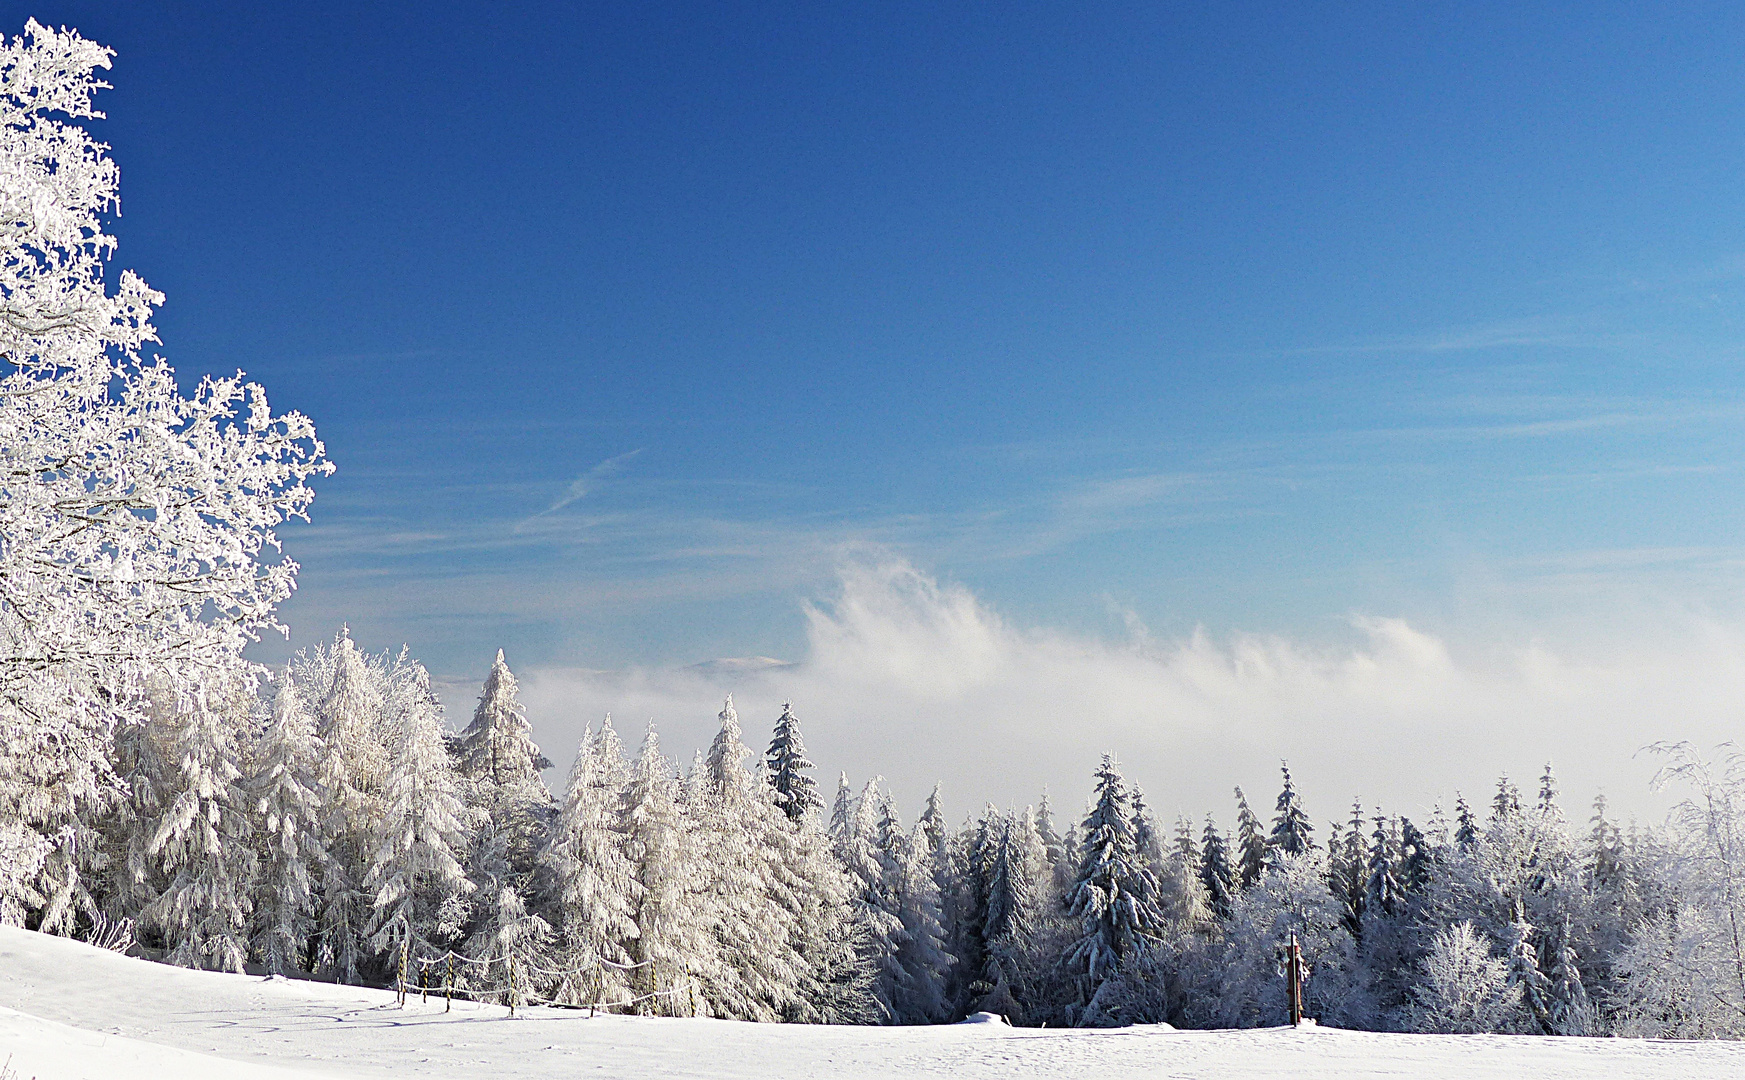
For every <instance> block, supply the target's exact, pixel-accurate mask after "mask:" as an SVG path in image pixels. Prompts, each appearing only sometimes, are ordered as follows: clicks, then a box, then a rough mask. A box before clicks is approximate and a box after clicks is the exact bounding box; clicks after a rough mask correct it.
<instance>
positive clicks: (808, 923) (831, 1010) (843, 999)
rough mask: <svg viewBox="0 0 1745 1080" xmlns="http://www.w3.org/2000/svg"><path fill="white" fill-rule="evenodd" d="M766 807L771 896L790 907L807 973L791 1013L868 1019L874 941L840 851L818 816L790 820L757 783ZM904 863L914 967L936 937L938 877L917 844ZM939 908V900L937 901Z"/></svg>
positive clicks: (908, 958)
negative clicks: (934, 884) (861, 919)
mask: <svg viewBox="0 0 1745 1080" xmlns="http://www.w3.org/2000/svg"><path fill="white" fill-rule="evenodd" d="M754 793H755V795H756V797H757V799H758V800H759V801H760V802H761V803H763V805H764V809H762V810H760V811H759V812H758V815H757V817H758V818H759V819H760V820H762V821H763V823H764V829H763V836H764V841H763V844H762V847H763V849H764V850H765V851H766V853H767V855H766V858H767V860H768V864H769V881H770V897H771V899H772V900H773V901H774V903H775V904H776V905H777V906H778V907H779V908H780V909H781V910H782V911H783V912H784V913H785V915H786V919H785V922H786V925H787V927H788V944H789V947H790V948H791V949H792V950H793V952H794V954H795V956H796V958H797V962H796V970H797V971H798V973H799V983H798V985H797V987H796V989H797V991H798V1001H796V1002H795V1003H793V1004H792V1005H791V1006H790V1007H789V1009H788V1012H787V1013H786V1015H785V1016H784V1017H783V1019H785V1020H789V1021H799V1022H805V1023H867V1022H870V1021H871V1020H872V1019H873V1018H874V1017H873V1004H872V980H873V967H872V964H871V963H870V961H869V959H868V956H869V947H870V941H869V940H868V939H867V938H866V937H865V936H864V935H863V934H862V932H861V927H860V925H859V923H858V921H857V920H856V918H855V911H854V902H853V895H852V893H853V886H854V883H853V881H852V880H851V878H850V877H849V875H848V874H847V873H845V872H844V871H843V868H842V866H841V864H840V863H838V862H837V861H836V858H835V856H834V855H833V854H832V845H831V841H830V838H829V837H828V836H827V835H826V834H825V833H824V831H823V830H822V829H821V828H819V826H818V822H817V819H816V816H815V815H811V814H808V815H807V816H806V817H804V818H802V819H800V820H799V821H798V822H794V821H790V820H788V818H787V815H786V814H785V813H782V812H781V810H780V808H779V807H777V806H776V804H775V800H774V798H773V795H774V792H773V790H772V789H769V788H766V787H760V786H756V785H754ZM905 849H906V854H907V855H908V858H906V860H905V865H903V866H901V867H899V870H900V871H902V873H903V877H902V879H901V881H900V883H899V885H898V891H899V894H900V895H901V897H902V911H901V918H902V919H903V920H904V926H905V927H906V928H907V929H908V930H909V931H910V935H911V937H910V944H911V949H912V950H914V951H911V952H909V953H906V954H905V955H904V956H903V957H902V958H901V959H902V962H903V963H905V964H906V965H909V966H910V968H911V969H913V968H915V967H916V966H917V965H922V966H925V965H926V964H928V963H930V962H931V960H930V955H931V954H930V953H928V952H927V951H926V950H927V949H929V948H930V947H931V945H930V943H936V942H937V937H938V933H939V928H938V924H937V921H936V920H934V919H930V918H928V914H929V912H928V910H927V909H926V907H925V906H924V901H925V898H926V896H927V895H930V893H931V890H930V885H931V879H930V878H929V877H928V875H927V874H926V872H925V869H924V868H923V867H919V866H917V865H916V864H915V861H914V859H913V848H908V847H907V846H906V845H905ZM935 908H936V905H935Z"/></svg>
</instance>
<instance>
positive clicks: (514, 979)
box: [460, 822, 556, 1005]
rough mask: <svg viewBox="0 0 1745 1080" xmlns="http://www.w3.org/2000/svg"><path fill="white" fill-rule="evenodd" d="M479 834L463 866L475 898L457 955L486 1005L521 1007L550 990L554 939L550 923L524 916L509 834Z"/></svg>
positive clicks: (497, 830)
mask: <svg viewBox="0 0 1745 1080" xmlns="http://www.w3.org/2000/svg"><path fill="white" fill-rule="evenodd" d="M484 829H485V831H484V834H483V835H482V837H481V838H480V840H479V841H478V842H477V843H476V844H475V845H474V847H473V853H472V858H471V859H470V860H469V863H468V866H467V876H468V878H469V879H470V881H471V883H472V884H473V886H474V893H473V903H472V920H471V922H470V924H469V927H470V932H469V934H468V936H467V939H466V941H465V943H464V944H463V945H462V946H461V949H460V951H461V954H462V955H463V956H465V957H466V959H467V960H468V961H470V963H468V964H466V965H465V967H464V977H465V981H466V982H467V983H468V984H470V985H471V986H472V987H474V988H475V989H476V990H477V991H479V992H481V993H482V994H484V995H485V996H486V997H488V998H489V999H490V1000H493V1001H495V1002H497V1003H499V1004H504V1005H520V1004H524V1003H525V1002H526V1001H527V999H528V998H529V997H530V996H531V995H532V994H533V992H534V991H536V990H537V989H541V988H548V987H550V986H551V984H552V981H553V977H552V976H551V975H550V974H549V973H550V972H551V971H555V970H556V969H555V968H553V967H552V964H553V963H554V962H555V958H554V957H553V956H552V944H553V938H554V934H553V933H552V929H551V924H550V923H548V922H546V921H545V919H543V918H541V917H540V916H539V915H537V914H535V913H533V912H530V911H528V910H527V901H526V899H525V897H523V896H522V893H521V882H520V875H519V874H518V872H517V871H516V869H515V868H514V866H512V865H511V863H510V836H509V832H508V830H507V829H505V828H503V827H502V826H501V825H500V824H499V823H496V822H487V823H486V825H485V826H484Z"/></svg>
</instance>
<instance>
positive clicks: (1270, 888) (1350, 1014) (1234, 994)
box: [1201, 851, 1371, 1027]
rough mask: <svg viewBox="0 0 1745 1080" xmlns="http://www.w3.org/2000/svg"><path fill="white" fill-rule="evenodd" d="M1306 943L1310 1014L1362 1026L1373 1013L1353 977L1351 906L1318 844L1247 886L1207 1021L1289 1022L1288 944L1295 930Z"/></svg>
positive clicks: (1229, 927) (1228, 930)
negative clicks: (1332, 884)
mask: <svg viewBox="0 0 1745 1080" xmlns="http://www.w3.org/2000/svg"><path fill="white" fill-rule="evenodd" d="M1293 933H1294V934H1296V935H1297V941H1298V943H1299V944H1300V945H1301V946H1302V949H1303V958H1304V962H1305V963H1306V964H1307V966H1308V971H1309V980H1308V984H1307V985H1306V986H1305V987H1304V1005H1305V1007H1306V1009H1307V1012H1308V1015H1310V1016H1314V1017H1318V1018H1320V1019H1322V1020H1323V1021H1324V1022H1326V1023H1329V1024H1339V1025H1341V1026H1359V1025H1360V1024H1361V1023H1362V1022H1363V1021H1364V1020H1366V1019H1367V1018H1368V1017H1369V1016H1370V1015H1371V1009H1370V1007H1369V1003H1368V1001H1367V1000H1365V998H1364V995H1363V994H1362V993H1361V991H1360V990H1359V988H1358V987H1357V986H1356V985H1355V984H1354V980H1353V979H1352V977H1351V970H1352V966H1353V953H1354V944H1353V942H1352V939H1351V934H1350V932H1349V931H1348V930H1347V929H1346V927H1345V909H1344V905H1343V904H1341V903H1340V902H1339V901H1338V900H1337V899H1335V898H1334V896H1333V894H1332V893H1331V892H1330V891H1329V890H1328V888H1327V867H1326V862H1325V859H1324V858H1323V857H1322V855H1321V853H1320V852H1318V851H1307V852H1304V853H1303V854H1301V855H1282V856H1279V857H1277V858H1276V859H1275V860H1274V863H1273V865H1272V866H1271V867H1270V868H1269V869H1268V870H1267V872H1266V873H1265V874H1263V875H1262V876H1261V879H1260V880H1259V881H1258V882H1256V883H1255V884H1254V885H1253V886H1252V887H1251V888H1249V889H1246V890H1244V891H1243V893H1242V895H1241V896H1239V897H1238V898H1237V900H1236V903H1235V905H1234V910H1233V911H1232V912H1231V915H1230V919H1229V920H1228V921H1227V922H1226V923H1225V927H1224V938H1223V947H1222V949H1221V950H1220V951H1218V952H1216V953H1215V954H1214V955H1215V957H1216V963H1217V985H1218V989H1217V993H1216V1000H1215V1002H1214V1003H1213V1005H1212V1008H1211V1009H1210V1015H1208V1016H1202V1017H1201V1022H1203V1023H1207V1024H1208V1025H1211V1026H1218V1027H1256V1026H1260V1025H1271V1024H1282V1023H1284V1022H1285V1016H1286V1011H1285V984H1284V980H1283V979H1282V978H1280V971H1281V970H1282V969H1281V966H1280V962H1281V959H1282V956H1283V952H1282V950H1283V949H1284V947H1285V943H1286V942H1287V941H1288V940H1289V939H1290V935H1291V934H1293Z"/></svg>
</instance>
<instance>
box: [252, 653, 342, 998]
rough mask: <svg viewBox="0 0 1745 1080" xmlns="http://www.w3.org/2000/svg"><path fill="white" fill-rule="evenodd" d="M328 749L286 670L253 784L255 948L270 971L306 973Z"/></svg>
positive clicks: (321, 856) (322, 853) (322, 854)
mask: <svg viewBox="0 0 1745 1080" xmlns="http://www.w3.org/2000/svg"><path fill="white" fill-rule="evenodd" d="M324 752H325V751H324V749H323V747H322V744H321V740H320V738H319V737H318V736H317V735H316V734H315V721H314V718H313V717H311V716H310V714H309V710H308V708H307V707H306V706H305V705H304V703H303V699H302V696H301V695H300V694H299V693H298V692H297V687H296V684H295V683H294V682H293V681H292V675H291V672H290V669H289V668H287V669H286V670H285V671H284V673H283V674H281V675H280V676H279V680H278V688H277V691H276V692H275V693H274V695H273V705H272V717H271V719H270V720H269V721H268V723H267V725H266V726H265V727H264V728H263V729H262V731H261V733H260V736H259V739H258V742H257V745H256V748H255V752H254V754H253V759H254V762H255V768H254V775H253V776H252V777H251V778H250V779H249V783H248V794H249V796H250V797H251V798H252V799H253V804H252V810H253V819H254V835H255V838H256V841H257V850H258V859H259V861H258V863H257V870H256V873H255V878H254V881H253V884H252V889H251V894H252V896H253V900H254V941H253V949H254V955H255V956H257V957H259V958H260V961H261V962H262V963H263V964H264V965H265V966H266V969H267V971H268V972H269V973H271V974H283V973H285V972H288V971H291V970H293V969H296V968H301V967H302V966H303V964H304V962H305V956H304V953H305V950H306V948H307V947H308V943H309V939H310V938H311V937H313V936H314V932H315V917H314V916H315V882H316V881H317V880H318V878H319V875H320V872H321V866H322V864H323V863H324V862H325V861H326V858H327V852H326V849H325V848H324V847H323V846H322V842H321V819H322V813H321V797H320V795H319V793H318V790H317V779H316V768H317V763H318V762H319V761H320V760H321V758H322V756H323V754H324Z"/></svg>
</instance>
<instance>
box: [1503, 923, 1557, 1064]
mask: <svg viewBox="0 0 1745 1080" xmlns="http://www.w3.org/2000/svg"><path fill="white" fill-rule="evenodd" d="M1509 929H1510V931H1511V939H1510V942H1509V955H1508V963H1509V984H1510V985H1511V986H1513V987H1515V989H1516V990H1517V991H1519V992H1520V995H1521V1005H1522V1007H1523V1008H1524V1009H1525V1010H1526V1018H1527V1025H1528V1026H1527V1030H1529V1031H1531V1032H1532V1033H1533V1034H1536V1035H1551V1034H1554V1032H1553V1030H1552V1026H1551V980H1550V979H1547V978H1546V977H1545V973H1544V972H1543V971H1541V970H1540V968H1539V949H1538V946H1537V945H1536V944H1535V942H1534V940H1533V939H1534V936H1535V929H1534V927H1533V926H1531V925H1529V924H1528V922H1527V920H1526V916H1525V915H1524V914H1522V910H1521V907H1520V905H1517V907H1516V911H1515V921H1514V922H1513V923H1512V924H1510V927H1509Z"/></svg>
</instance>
